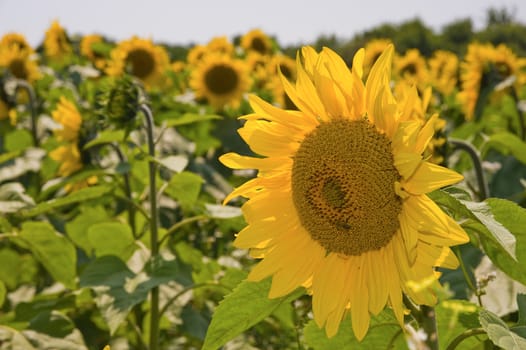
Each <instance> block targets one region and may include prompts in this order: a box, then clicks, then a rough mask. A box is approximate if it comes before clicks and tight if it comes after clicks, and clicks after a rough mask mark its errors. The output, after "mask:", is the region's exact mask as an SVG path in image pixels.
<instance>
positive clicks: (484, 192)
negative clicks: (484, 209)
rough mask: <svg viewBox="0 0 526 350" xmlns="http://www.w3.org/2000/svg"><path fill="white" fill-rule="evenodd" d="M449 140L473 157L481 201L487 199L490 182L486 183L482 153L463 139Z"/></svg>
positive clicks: (455, 147)
mask: <svg viewBox="0 0 526 350" xmlns="http://www.w3.org/2000/svg"><path fill="white" fill-rule="evenodd" d="M448 141H449V143H451V144H452V145H453V148H454V149H459V150H462V151H465V152H466V153H467V154H468V155H469V156H470V157H471V161H472V162H473V166H474V167H475V174H476V176H477V183H478V189H479V197H480V200H481V201H483V200H485V199H486V198H488V196H489V188H488V184H487V183H486V179H485V178H484V170H483V169H482V160H481V159H480V155H479V154H478V152H477V150H476V149H475V147H473V145H472V144H470V143H469V142H466V141H463V140H458V139H449V140H448Z"/></svg>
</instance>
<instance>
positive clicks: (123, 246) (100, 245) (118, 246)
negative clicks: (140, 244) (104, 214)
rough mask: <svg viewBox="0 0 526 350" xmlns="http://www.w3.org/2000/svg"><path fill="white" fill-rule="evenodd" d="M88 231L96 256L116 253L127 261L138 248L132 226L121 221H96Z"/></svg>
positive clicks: (90, 243)
mask: <svg viewBox="0 0 526 350" xmlns="http://www.w3.org/2000/svg"><path fill="white" fill-rule="evenodd" d="M86 233H87V236H88V241H89V245H90V246H91V247H92V248H93V249H94V251H95V256H96V257H101V256H104V255H114V256H116V257H119V258H120V259H121V260H122V261H127V260H128V259H129V258H130V257H131V256H132V254H133V252H134V251H135V250H136V249H137V245H136V244H135V239H134V238H133V234H132V232H131V228H130V226H128V225H126V224H123V223H120V222H104V223H96V224H94V225H91V226H90V227H89V228H88V230H87V232H86Z"/></svg>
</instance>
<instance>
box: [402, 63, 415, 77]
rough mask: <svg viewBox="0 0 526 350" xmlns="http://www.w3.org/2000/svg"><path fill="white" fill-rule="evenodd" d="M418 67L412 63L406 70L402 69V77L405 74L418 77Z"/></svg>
mask: <svg viewBox="0 0 526 350" xmlns="http://www.w3.org/2000/svg"><path fill="white" fill-rule="evenodd" d="M416 71H417V70H416V65H415V64H413V63H410V64H408V65H406V66H405V67H404V68H402V76H403V75H405V74H409V75H416Z"/></svg>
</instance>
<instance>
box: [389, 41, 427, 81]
mask: <svg viewBox="0 0 526 350" xmlns="http://www.w3.org/2000/svg"><path fill="white" fill-rule="evenodd" d="M394 72H395V74H396V75H397V76H398V79H403V80H406V81H408V82H409V83H410V84H414V85H416V87H417V88H418V89H419V90H422V89H423V88H424V86H425V84H426V83H427V81H428V80H427V79H428V69H427V65H426V60H425V58H424V57H423V56H422V55H421V54H420V51H419V50H418V49H410V50H407V52H406V53H405V55H402V56H396V57H395V59H394Z"/></svg>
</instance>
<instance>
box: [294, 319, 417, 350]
mask: <svg viewBox="0 0 526 350" xmlns="http://www.w3.org/2000/svg"><path fill="white" fill-rule="evenodd" d="M303 332H304V334H305V341H306V342H307V344H308V345H309V346H310V347H311V348H312V349H314V350H332V349H342V350H351V349H396V350H399V349H400V350H402V349H404V350H405V349H407V342H406V340H405V336H404V333H403V330H402V328H401V327H400V325H399V324H398V321H397V320H396V318H395V316H394V314H393V313H392V311H391V310H387V309H386V310H384V311H382V312H381V313H380V314H379V315H378V316H373V317H371V324H370V326H369V331H368V332H367V334H366V336H365V338H364V339H363V340H362V341H361V342H360V341H358V340H357V339H356V337H355V336H354V332H353V330H352V324H351V320H350V318H349V317H347V318H345V319H344V320H343V321H342V322H341V323H340V328H339V330H338V333H337V334H336V335H335V336H334V337H332V338H327V335H326V333H325V329H322V328H319V327H318V325H317V324H316V322H315V321H314V320H311V321H310V322H309V323H308V324H307V326H306V327H305V329H304V330H303Z"/></svg>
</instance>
